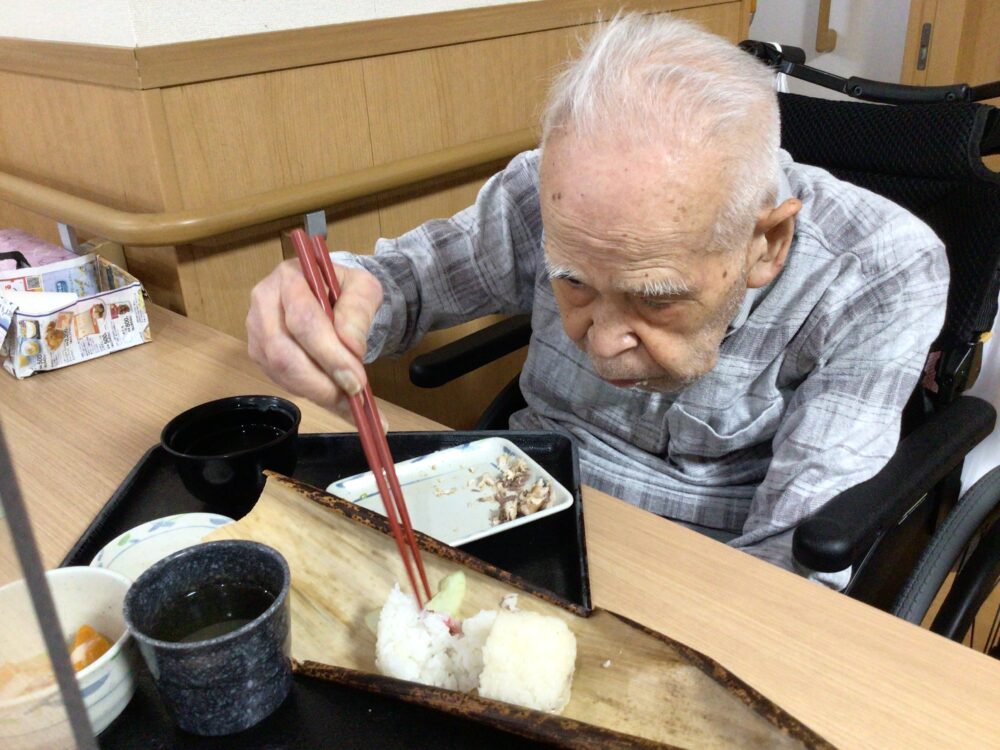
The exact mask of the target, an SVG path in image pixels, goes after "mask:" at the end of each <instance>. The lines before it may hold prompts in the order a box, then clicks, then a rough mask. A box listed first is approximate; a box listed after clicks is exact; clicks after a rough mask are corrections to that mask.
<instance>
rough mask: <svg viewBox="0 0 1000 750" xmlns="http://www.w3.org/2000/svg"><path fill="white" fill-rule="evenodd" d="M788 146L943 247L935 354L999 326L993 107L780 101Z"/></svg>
mask: <svg viewBox="0 0 1000 750" xmlns="http://www.w3.org/2000/svg"><path fill="white" fill-rule="evenodd" d="M779 102H780V105H781V145H782V147H783V148H785V149H787V150H788V151H789V152H790V153H791V154H792V157H793V158H794V159H795V160H796V161H798V162H802V163H804V164H812V165H815V166H818V167H823V168H824V169H827V170H829V171H830V172H832V173H833V174H834V175H836V176H837V177H839V178H841V179H843V180H847V181H848V182H852V183H854V184H855V185H860V186H861V187H864V188H867V189H868V190H871V191H873V192H876V193H879V194H880V195H884V196H885V197H886V198H889V199H890V200H892V201H895V202H896V203H898V204H900V205H901V206H903V207H905V208H907V209H909V210H910V211H912V212H913V213H914V214H916V215H917V216H919V217H920V218H921V219H923V220H924V221H925V222H927V224H929V225H930V226H931V228H932V229H933V230H934V231H935V232H937V234H938V236H939V237H940V238H941V239H942V240H943V241H944V243H945V247H946V248H947V252H948V261H949V263H950V265H951V286H950V288H949V291H948V311H947V315H946V317H945V324H944V329H943V330H942V332H941V336H940V337H939V338H938V341H937V344H936V346H935V348H937V349H941V350H949V349H953V348H955V347H958V346H962V345H965V344H968V343H970V342H972V341H973V340H975V338H976V337H977V335H978V334H979V333H981V332H983V331H988V330H990V329H991V328H992V326H993V320H994V318H995V317H996V314H997V293H998V286H1000V175H997V174H994V173H993V172H991V171H990V170H988V169H987V168H986V167H985V166H984V165H983V163H982V159H981V155H980V148H979V146H980V141H981V139H982V136H983V132H984V130H985V128H986V126H987V120H988V118H989V117H990V115H991V113H994V112H996V110H995V109H994V108H993V107H989V106H987V105H983V104H966V103H955V104H940V105H930V106H928V105H921V106H905V107H904V106H884V105H877V104H865V103H861V102H835V101H829V100H826V99H814V98H812V97H808V96H798V95H795V94H779Z"/></svg>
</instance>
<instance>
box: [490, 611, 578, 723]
mask: <svg viewBox="0 0 1000 750" xmlns="http://www.w3.org/2000/svg"><path fill="white" fill-rule="evenodd" d="M482 659H483V671H482V672H481V673H480V675H479V695H481V696H482V697H483V698H492V699H494V700H499V701H505V702H507V703H516V704H517V705H520V706H526V707H527V708H534V709H536V710H538V711H549V712H551V713H559V712H560V711H562V710H563V709H564V708H565V707H566V704H567V703H569V695H570V687H571V685H572V683H573V670H574V666H575V664H576V637H575V636H574V635H573V633H572V631H570V629H569V627H568V626H567V625H566V623H565V622H563V621H562V620H560V619H559V618H558V617H551V616H548V615H542V614H538V613H537V612H526V611H519V612H507V611H504V610H501V611H500V612H498V613H497V615H496V619H495V620H494V622H493V627H492V628H491V629H490V633H489V636H488V637H487V638H486V643H485V644H484V645H483V649H482Z"/></svg>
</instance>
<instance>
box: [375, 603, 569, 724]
mask: <svg viewBox="0 0 1000 750" xmlns="http://www.w3.org/2000/svg"><path fill="white" fill-rule="evenodd" d="M376 635H377V640H376V643H375V666H376V667H377V668H378V670H379V672H381V673H382V674H384V675H388V676H389V677H396V678H398V679H401V680H409V681H411V682H420V683H423V684H424V685H433V686H435V687H440V688H446V689H449V690H461V691H463V692H470V691H472V690H474V689H476V688H478V689H479V694H480V695H481V696H482V697H484V698H492V699H495V700H499V701H505V702H507V703H515V704H517V705H520V706H526V707H527V708H534V709H536V710H539V711H550V712H553V713H558V712H560V711H562V709H563V708H565V707H566V704H567V703H568V702H569V695H570V686H571V684H572V682H573V670H574V665H575V662H576V637H575V636H574V635H573V633H572V632H571V631H570V629H569V627H567V625H566V623H565V622H563V621H562V620H560V619H559V618H557V617H551V616H548V615H542V614H538V613H536V612H526V611H521V610H519V611H516V612H511V611H506V610H501V611H499V612H497V611H496V610H484V611H482V612H479V613H478V614H477V615H475V616H473V617H469V618H467V619H466V620H465V622H464V623H463V624H462V632H461V633H459V634H452V633H451V632H450V631H449V629H448V622H447V620H446V618H445V617H444V616H443V615H440V614H438V613H436V612H427V611H420V610H418V609H417V602H416V600H415V599H414V598H413V597H412V596H411V595H409V594H404V593H403V592H402V591H400V589H399V586H395V587H394V588H393V590H392V591H390V592H389V597H388V598H387V599H386V601H385V606H383V607H382V611H381V613H380V614H379V619H378V628H377V633H376Z"/></svg>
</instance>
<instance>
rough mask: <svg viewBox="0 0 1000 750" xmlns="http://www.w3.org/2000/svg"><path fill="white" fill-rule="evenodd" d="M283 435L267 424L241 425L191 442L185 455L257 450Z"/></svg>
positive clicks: (226, 428)
mask: <svg viewBox="0 0 1000 750" xmlns="http://www.w3.org/2000/svg"><path fill="white" fill-rule="evenodd" d="M284 433H285V430H283V429H281V428H280V427H275V426H274V425H269V424H241V425H233V426H231V427H225V428H223V429H219V430H210V431H209V432H208V433H207V434H205V435H203V436H201V437H199V438H197V439H196V440H194V441H192V443H191V445H190V447H189V448H188V449H187V453H188V454H190V455H192V456H221V455H224V454H226V453H235V452H237V451H245V450H250V449H251V448H259V447H260V446H262V445H266V444H267V443H270V442H271V441H273V440H277V439H278V438H280V437H281V436H282V435H283V434H284Z"/></svg>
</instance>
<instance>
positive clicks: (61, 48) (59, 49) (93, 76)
mask: <svg viewBox="0 0 1000 750" xmlns="http://www.w3.org/2000/svg"><path fill="white" fill-rule="evenodd" d="M0 70H7V71H11V72H16V73H30V74H32V75H37V76H45V77H47V78H63V79H67V80H71V81H85V82H88V83H100V84H104V85H107V86H115V87H118V88H131V89H137V88H139V87H140V80H139V65H138V62H137V61H136V57H135V50H134V49H133V48H131V47H112V46H108V45H103V44H77V43H72V42H52V41H43V40H36V39H14V38H12V37H0Z"/></svg>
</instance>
